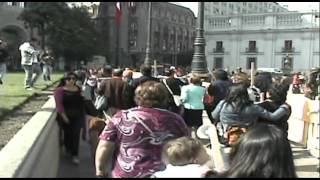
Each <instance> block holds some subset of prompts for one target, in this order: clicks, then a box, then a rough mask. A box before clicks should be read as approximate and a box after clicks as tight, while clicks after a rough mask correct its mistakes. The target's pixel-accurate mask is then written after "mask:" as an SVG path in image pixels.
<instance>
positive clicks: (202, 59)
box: [191, 2, 209, 78]
mask: <svg viewBox="0 0 320 180" xmlns="http://www.w3.org/2000/svg"><path fill="white" fill-rule="evenodd" d="M203 19H204V2H198V18H197V29H196V37H195V40H194V54H193V57H192V63H191V72H192V73H195V74H197V75H198V76H200V77H202V78H207V77H209V74H208V69H207V61H206V56H205V45H206V44H205V39H204V36H203V31H204V30H203Z"/></svg>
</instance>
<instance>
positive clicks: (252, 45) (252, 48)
mask: <svg viewBox="0 0 320 180" xmlns="http://www.w3.org/2000/svg"><path fill="white" fill-rule="evenodd" d="M247 51H248V52H256V51H257V47H256V41H249V48H248V50H247Z"/></svg>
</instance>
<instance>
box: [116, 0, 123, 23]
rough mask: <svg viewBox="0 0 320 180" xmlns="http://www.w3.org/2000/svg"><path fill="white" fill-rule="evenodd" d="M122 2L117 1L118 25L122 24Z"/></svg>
mask: <svg viewBox="0 0 320 180" xmlns="http://www.w3.org/2000/svg"><path fill="white" fill-rule="evenodd" d="M121 15H122V12H121V3H120V2H116V24H117V26H119V25H120V19H121Z"/></svg>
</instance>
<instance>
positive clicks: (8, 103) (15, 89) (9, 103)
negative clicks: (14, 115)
mask: <svg viewBox="0 0 320 180" xmlns="http://www.w3.org/2000/svg"><path fill="white" fill-rule="evenodd" d="M62 75H63V73H53V75H52V77H51V78H52V82H53V83H54V82H56V81H58V80H59V79H60V78H61V77H62ZM24 78H25V74H24V72H16V73H7V74H6V76H5V79H4V80H3V84H2V85H0V121H1V117H3V116H4V115H6V114H7V113H8V112H10V111H12V110H13V109H15V108H17V107H18V106H19V105H21V104H22V103H23V102H25V101H26V100H27V99H28V98H29V97H31V96H33V95H34V94H36V93H38V92H40V91H42V90H43V89H46V88H47V87H48V86H50V85H52V83H51V84H47V83H46V82H45V81H44V80H43V78H42V74H41V75H40V77H39V78H38V80H37V82H36V83H35V85H34V88H33V90H32V91H28V90H25V89H24Z"/></svg>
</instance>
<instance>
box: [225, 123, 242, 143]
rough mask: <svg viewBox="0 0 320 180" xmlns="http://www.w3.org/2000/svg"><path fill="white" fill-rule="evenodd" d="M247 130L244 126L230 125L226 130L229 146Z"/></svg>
mask: <svg viewBox="0 0 320 180" xmlns="http://www.w3.org/2000/svg"><path fill="white" fill-rule="evenodd" d="M246 132H247V128H246V127H240V126H232V127H230V128H229V129H228V130H227V132H226V133H227V142H228V144H229V145H230V146H233V145H234V144H235V143H236V142H237V141H238V140H239V139H240V137H241V136H242V135H243V134H244V133H246Z"/></svg>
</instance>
